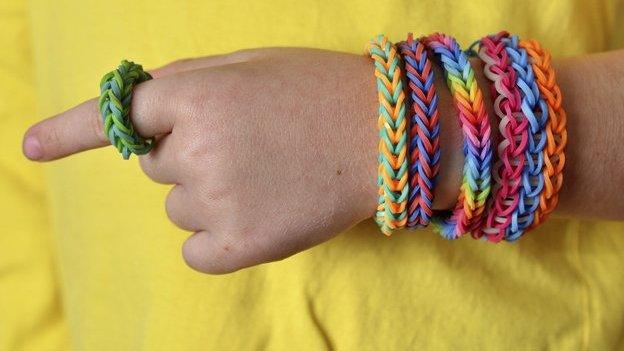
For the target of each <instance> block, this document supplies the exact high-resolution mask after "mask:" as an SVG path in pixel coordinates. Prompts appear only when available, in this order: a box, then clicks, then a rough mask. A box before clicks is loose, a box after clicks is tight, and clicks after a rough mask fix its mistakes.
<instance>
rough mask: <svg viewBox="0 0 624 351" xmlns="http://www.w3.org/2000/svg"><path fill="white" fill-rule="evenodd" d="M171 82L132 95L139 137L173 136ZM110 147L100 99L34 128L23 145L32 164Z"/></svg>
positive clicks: (140, 87)
mask: <svg viewBox="0 0 624 351" xmlns="http://www.w3.org/2000/svg"><path fill="white" fill-rule="evenodd" d="M170 80H171V79H167V78H163V79H157V80H156V79H155V80H150V81H147V82H144V83H142V84H139V85H137V86H136V87H135V89H134V91H133V99H132V106H131V109H130V110H131V118H132V123H133V125H134V127H135V130H136V131H137V133H139V135H141V136H143V137H145V138H150V137H153V136H156V135H161V134H167V133H169V132H171V130H172V128H173V124H174V118H173V116H175V115H176V114H175V112H176V111H174V110H175V104H174V103H172V100H175V95H176V94H179V93H177V92H176V90H175V89H174V87H173V86H172V85H173V84H171V82H170ZM107 145H110V142H109V141H108V138H107V137H106V135H105V133H104V125H103V122H102V119H101V117H100V112H99V111H98V99H97V98H95V99H91V100H88V101H86V102H84V103H82V104H80V105H78V106H76V107H74V108H72V109H69V110H67V111H65V112H63V113H61V114H59V115H56V116H54V117H51V118H48V119H45V120H43V121H41V122H39V123H37V124H35V125H33V126H31V127H30V128H29V129H28V131H26V134H25V135H24V139H23V142H22V148H23V152H24V155H25V156H26V157H28V158H29V159H31V160H36V161H51V160H55V159H58V158H61V157H65V156H68V155H71V154H75V153H78V152H81V151H85V150H90V149H94V148H98V147H102V146H107Z"/></svg>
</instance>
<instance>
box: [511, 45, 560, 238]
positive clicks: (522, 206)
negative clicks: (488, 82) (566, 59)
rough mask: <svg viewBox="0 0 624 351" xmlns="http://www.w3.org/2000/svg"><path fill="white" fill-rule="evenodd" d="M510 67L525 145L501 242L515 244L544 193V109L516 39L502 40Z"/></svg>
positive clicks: (533, 78)
mask: <svg viewBox="0 0 624 351" xmlns="http://www.w3.org/2000/svg"><path fill="white" fill-rule="evenodd" d="M503 42H504V44H505V46H506V50H507V54H508V55H509V58H510V59H511V62H512V67H513V68H514V70H515V71H516V73H517V77H518V80H517V85H518V89H519V90H520V94H521V96H522V112H523V113H524V114H525V116H526V117H527V119H528V120H529V129H528V132H529V144H528V147H527V150H526V153H525V156H526V164H525V167H524V170H523V172H522V187H521V188H520V201H519V203H518V208H517V209H516V210H515V211H514V212H513V213H512V215H511V217H512V218H511V225H510V226H509V228H507V231H506V233H505V240H507V241H515V240H518V239H519V238H520V237H521V236H522V235H523V234H524V233H525V232H526V231H527V230H528V229H529V227H530V226H531V225H532V224H533V221H534V218H535V213H536V211H537V209H538V208H539V206H540V195H541V193H542V191H543V190H544V157H543V151H544V147H545V145H546V138H547V135H546V124H547V123H548V118H549V116H548V105H547V104H546V101H545V100H544V99H543V98H542V97H541V95H540V91H539V88H538V85H537V79H536V78H535V74H534V72H533V67H532V65H531V62H530V60H529V57H528V54H527V52H526V50H525V49H523V48H521V47H520V46H519V39H518V36H517V35H514V36H511V37H510V38H505V39H503Z"/></svg>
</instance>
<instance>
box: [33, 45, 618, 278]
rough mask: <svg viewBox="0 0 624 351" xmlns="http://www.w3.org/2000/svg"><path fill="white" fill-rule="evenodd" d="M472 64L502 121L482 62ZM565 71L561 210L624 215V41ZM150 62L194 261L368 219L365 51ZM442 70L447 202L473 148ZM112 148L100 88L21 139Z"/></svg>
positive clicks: (222, 262) (138, 99)
mask: <svg viewBox="0 0 624 351" xmlns="http://www.w3.org/2000/svg"><path fill="white" fill-rule="evenodd" d="M473 67H475V69H476V71H477V76H478V80H479V82H480V86H481V87H482V88H484V89H483V92H484V95H485V100H486V105H487V106H488V107H489V108H490V111H489V112H490V118H491V120H492V123H493V125H496V121H495V120H494V118H495V117H493V116H494V115H493V113H492V111H491V105H492V103H491V97H490V95H489V91H490V89H489V88H487V87H488V83H487V81H486V80H485V78H484V77H483V74H482V67H481V64H480V63H478V62H473ZM555 69H556V70H557V72H558V81H559V83H560V85H561V88H562V91H563V92H564V107H565V108H566V110H567V112H568V132H569V136H570V142H569V146H568V150H567V154H566V156H567V163H566V164H567V168H566V176H565V183H564V188H563V189H562V192H561V197H560V204H559V207H558V210H557V211H556V212H555V215H558V216H567V217H576V218H596V219H614V220H622V219H624V201H620V199H621V195H620V194H619V192H618V191H614V189H622V188H624V164H623V162H624V161H621V160H620V159H619V158H618V156H619V155H622V154H624V143H622V142H621V140H620V139H619V138H620V136H622V135H624V122H622V119H621V118H618V117H619V116H622V115H623V114H624V94H622V93H621V92H620V91H619V90H618V89H617V87H619V86H622V85H624V78H622V77H624V51H619V52H611V53H605V54H597V55H592V56H586V57H578V58H572V59H567V60H564V61H558V62H556V63H555ZM152 73H153V75H154V76H155V78H156V79H154V80H151V81H148V82H145V83H143V84H141V85H139V86H137V87H136V88H135V91H134V98H133V102H132V119H133V123H134V125H135V127H136V129H137V131H138V132H139V133H140V134H141V135H143V136H145V137H151V136H157V138H158V144H157V147H156V148H155V149H154V150H153V151H152V152H151V153H150V154H148V155H145V156H142V157H140V164H141V167H142V169H143V171H144V172H145V174H146V175H147V176H148V177H150V178H151V179H152V180H154V181H156V182H158V183H163V184H173V185H174V186H173V187H172V189H171V192H170V193H169V195H168V196H167V198H166V200H165V203H166V211H167V215H168V216H169V218H170V219H171V221H172V222H173V223H175V224H176V225H177V226H179V227H180V228H182V229H184V230H188V231H190V232H193V233H194V234H193V235H191V236H190V237H189V238H188V239H187V241H186V242H185V243H184V245H183V249H182V252H183V256H184V259H185V260H186V262H187V263H188V265H189V266H191V267H192V268H194V269H196V270H199V271H201V272H206V273H213V274H219V273H228V272H233V271H236V270H238V269H241V268H244V267H248V266H252V265H256V264H260V263H264V262H270V261H275V260H280V259H283V258H285V257H288V256H290V255H293V254H295V253H297V252H299V251H302V250H305V249H307V248H310V247H312V246H314V245H317V244H319V243H321V242H324V241H326V240H328V239H330V238H332V237H334V236H335V235H337V234H339V233H341V232H343V231H345V230H346V229H348V228H349V227H351V226H353V225H355V224H357V223H358V222H360V221H362V220H365V219H367V218H369V217H371V215H372V213H373V210H374V208H375V206H376V203H377V186H376V167H377V143H378V134H377V127H376V123H377V92H376V87H375V80H374V76H373V66H372V63H371V62H370V60H369V59H368V58H366V57H364V56H361V55H352V54H345V53H338V52H332V51H325V50H315V49H298V48H274V49H255V50H244V51H240V52H235V53H232V54H228V55H221V56H211V57H204V58H198V59H188V60H181V61H177V62H174V63H172V64H169V65H167V66H165V67H162V68H160V69H157V70H154V71H152ZM436 73H438V74H437V77H436V79H437V86H438V91H439V93H440V117H441V140H440V145H441V149H442V157H441V167H440V178H439V183H438V186H437V189H436V198H435V202H434V208H435V209H446V208H451V207H452V206H453V204H454V202H455V200H456V196H457V193H458V189H459V183H460V177H461V168H462V162H463V159H462V154H461V152H460V151H459V150H461V135H460V130H459V128H457V126H458V125H457V121H456V112H455V111H454V107H453V105H452V100H451V97H450V94H449V93H448V90H447V89H446V87H445V83H444V78H443V77H442V74H441V72H439V71H438V72H436ZM85 119H86V120H87V121H88V122H85ZM69 126H71V128H69ZM493 130H496V128H493ZM61 141H62V142H61ZM108 145H109V142H108V140H107V139H106V138H105V136H104V133H103V130H102V123H101V120H100V117H99V113H98V111H97V102H96V99H92V100H89V101H86V102H84V103H82V104H80V105H78V106H76V107H74V108H73V109H70V110H68V111H65V112H63V113H61V114H59V115H57V116H54V117H51V118H49V119H46V120H43V121H42V122H40V123H38V124H36V125H34V126H32V127H31V128H30V129H29V130H28V131H27V132H26V134H25V137H24V144H23V149H24V154H25V155H26V157H28V158H29V159H31V160H36V161H51V160H55V159H58V158H62V157H66V156H69V155H71V154H74V153H77V152H82V151H85V150H89V149H93V148H97V147H103V146H108ZM589 165H591V166H589Z"/></svg>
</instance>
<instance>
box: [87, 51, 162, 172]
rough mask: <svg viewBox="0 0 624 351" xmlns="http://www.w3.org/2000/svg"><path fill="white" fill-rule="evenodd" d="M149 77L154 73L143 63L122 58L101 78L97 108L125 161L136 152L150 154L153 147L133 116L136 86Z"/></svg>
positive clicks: (105, 129) (112, 142)
mask: <svg viewBox="0 0 624 351" xmlns="http://www.w3.org/2000/svg"><path fill="white" fill-rule="evenodd" d="M150 79H152V76H151V75H150V74H149V73H147V72H145V71H144V70H143V67H142V66H141V65H138V64H136V63H134V62H131V61H127V60H123V61H122V62H121V64H120V65H119V67H117V69H115V70H113V71H111V72H109V73H107V74H105V75H104V76H103V77H102V80H101V81H100V98H99V101H98V108H99V111H100V116H101V118H102V123H104V133H105V134H106V136H107V137H108V140H109V141H110V142H111V144H112V145H113V146H115V148H117V150H118V151H119V153H121V156H122V157H123V158H124V159H125V160H127V159H129V158H130V155H131V154H133V153H134V154H136V155H144V154H147V153H148V152H149V151H150V150H151V149H152V147H153V146H154V139H153V138H143V137H142V136H140V135H139V134H138V133H137V132H136V130H135V129H134V126H133V125H132V121H131V118H130V107H131V105H132V91H133V89H134V87H135V86H136V85H137V84H140V83H142V82H145V81H147V80H150Z"/></svg>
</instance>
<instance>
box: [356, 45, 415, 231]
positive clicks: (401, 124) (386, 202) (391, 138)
mask: <svg viewBox="0 0 624 351" xmlns="http://www.w3.org/2000/svg"><path fill="white" fill-rule="evenodd" d="M366 53H367V54H368V55H370V57H371V58H372V59H373V62H374V64H375V77H376V78H377V90H378V95H379V118H378V120H377V127H378V128H379V139H380V140H379V159H378V160H379V167H378V176H377V184H378V186H379V202H378V206H377V211H376V213H375V221H376V222H377V224H378V225H379V227H380V228H381V231H382V232H383V233H384V234H385V235H390V234H392V230H393V229H399V228H403V227H405V224H406V222H407V211H406V207H407V197H408V193H409V184H408V172H407V168H408V163H407V119H406V118H405V112H406V111H405V110H406V108H405V93H404V92H403V83H402V75H401V65H400V61H399V55H398V54H397V52H396V48H395V47H394V45H393V44H392V43H391V42H390V41H388V39H387V38H386V37H385V36H383V35H379V36H377V37H376V38H374V39H372V40H371V41H370V42H369V43H368V45H367V47H366Z"/></svg>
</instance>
